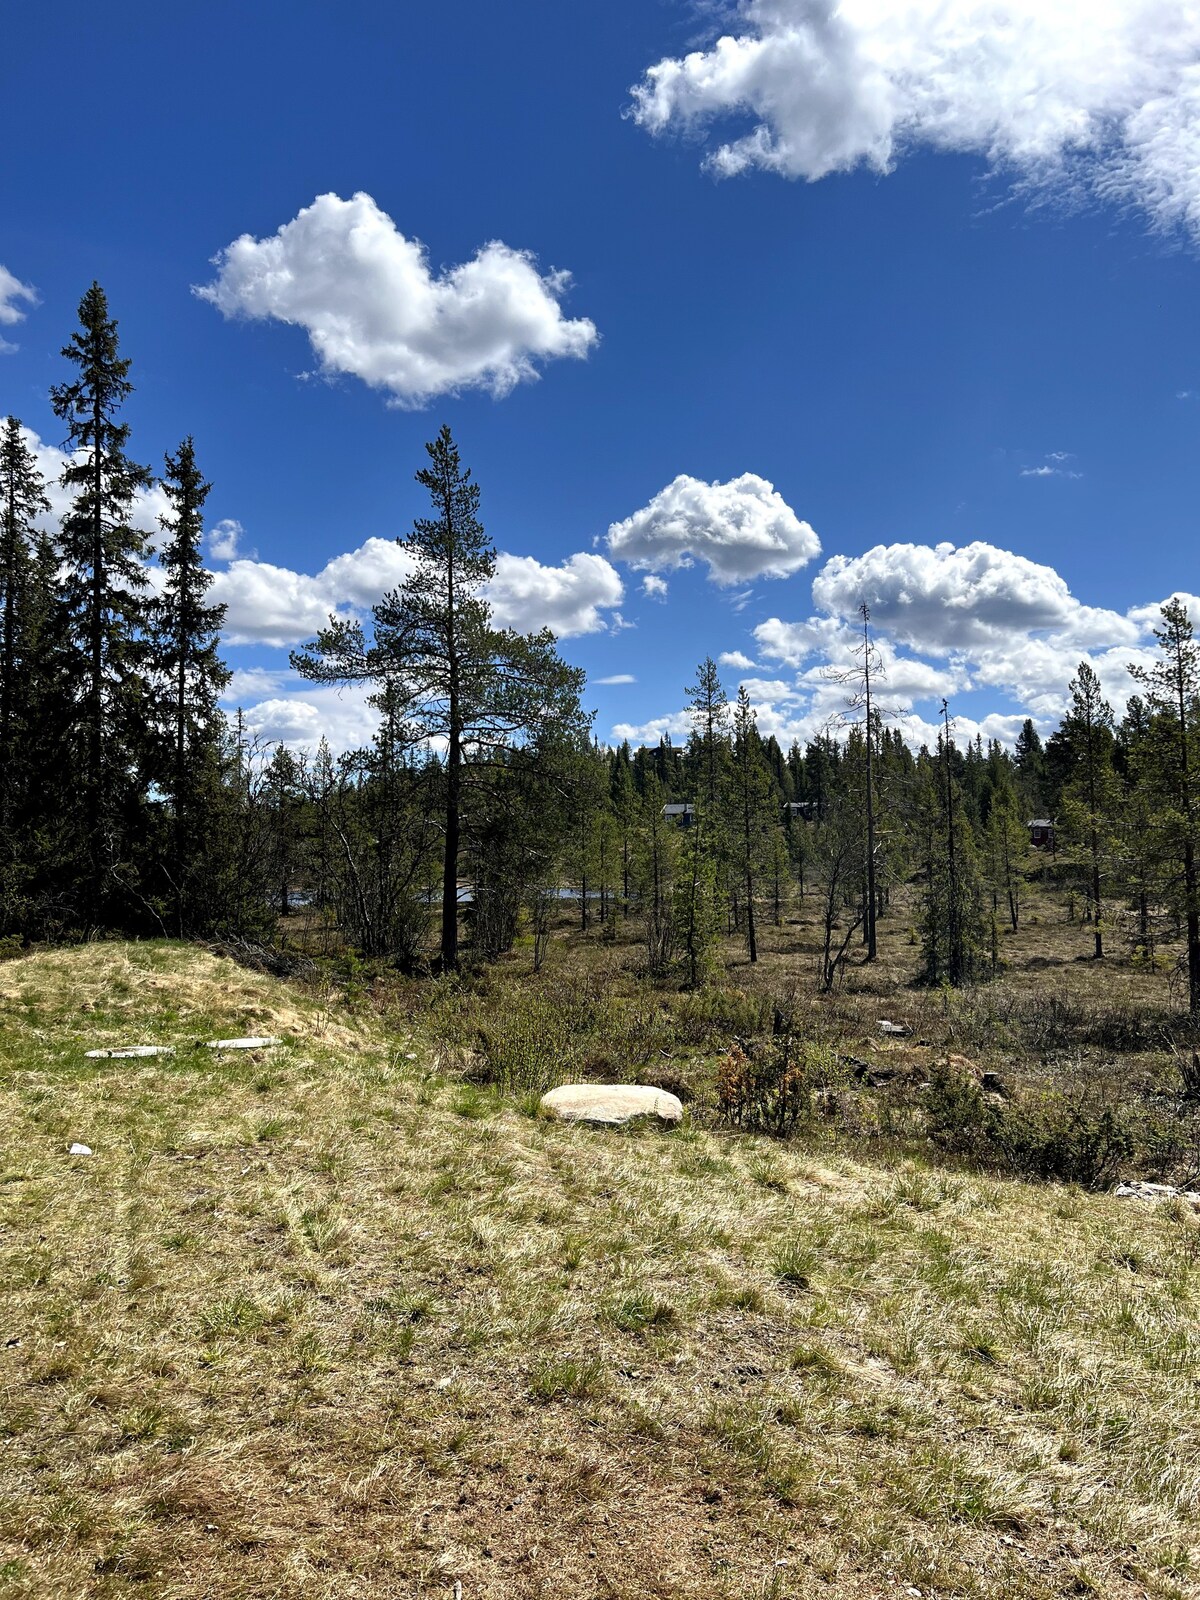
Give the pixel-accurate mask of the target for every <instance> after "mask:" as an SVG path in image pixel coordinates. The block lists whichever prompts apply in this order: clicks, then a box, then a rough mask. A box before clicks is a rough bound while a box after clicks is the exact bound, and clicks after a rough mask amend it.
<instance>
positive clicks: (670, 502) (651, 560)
mask: <svg viewBox="0 0 1200 1600" xmlns="http://www.w3.org/2000/svg"><path fill="white" fill-rule="evenodd" d="M608 550H609V554H610V555H612V556H613V557H614V558H615V559H616V560H618V561H627V562H629V563H630V565H631V566H634V567H637V568H640V569H643V570H646V571H650V572H663V571H671V570H673V569H674V568H677V567H686V566H690V565H691V564H692V563H693V562H694V561H703V562H704V563H705V565H706V566H707V567H708V572H709V577H710V578H712V580H713V581H714V582H715V583H719V584H735V583H743V582H745V581H746V580H747V579H749V578H786V577H789V576H790V575H791V574H792V573H793V572H797V571H799V569H800V568H801V567H803V566H806V565H807V564H808V562H810V561H811V560H812V559H813V557H814V556H816V555H819V554H820V550H821V541H820V540H819V539H818V538H817V536H816V534H815V533H814V532H813V530H812V528H810V527H809V525H808V523H807V522H802V521H801V520H800V518H799V517H798V516H797V515H796V513H795V512H794V511H793V510H792V508H791V506H789V505H788V503H787V501H786V500H785V499H784V498H783V496H782V495H781V494H780V493H779V492H778V490H777V489H775V488H774V486H773V485H772V484H770V483H768V482H767V480H766V479H765V478H760V477H758V476H757V475H756V474H754V473H752V472H746V473H743V474H742V476H741V477H740V478H732V479H730V481H729V482H728V483H705V482H704V481H703V480H702V479H700V478H692V477H689V476H688V475H687V474H686V473H681V474H680V475H679V477H677V478H676V479H675V480H674V482H673V483H669V484H668V485H667V487H666V488H665V489H662V490H660V491H659V493H658V494H656V495H655V496H654V498H653V499H652V500H651V501H650V503H649V504H648V505H646V506H643V508H642V509H641V510H640V511H635V512H634V514H633V515H632V516H631V517H626V518H625V520H624V521H623V522H614V523H613V524H612V526H611V527H610V528H609V530H608Z"/></svg>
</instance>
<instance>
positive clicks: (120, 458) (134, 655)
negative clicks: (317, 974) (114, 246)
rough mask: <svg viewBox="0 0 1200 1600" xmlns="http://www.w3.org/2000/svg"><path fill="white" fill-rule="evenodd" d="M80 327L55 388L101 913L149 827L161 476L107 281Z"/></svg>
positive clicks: (79, 719) (72, 671) (86, 799)
mask: <svg viewBox="0 0 1200 1600" xmlns="http://www.w3.org/2000/svg"><path fill="white" fill-rule="evenodd" d="M79 321H80V327H79V330H78V331H77V332H76V333H75V334H73V335H72V337H71V342H70V343H69V344H68V345H66V346H65V347H64V349H63V352H62V353H63V355H64V356H65V357H66V359H67V360H68V361H70V362H71V363H72V364H73V366H74V367H75V369H76V372H75V376H74V378H73V379H71V380H70V381H69V382H67V383H62V384H57V385H56V386H55V387H54V388H53V389H51V391H50V400H51V404H52V405H53V407H54V412H55V415H56V416H57V417H58V418H59V419H60V420H61V421H62V422H64V423H65V424H66V427H67V438H66V448H67V450H68V451H70V452H71V457H72V459H71V460H70V461H69V462H68V464H67V466H66V467H65V468H64V470H63V475H62V484H63V487H64V488H66V489H69V490H71V491H72V493H73V497H74V498H73V503H72V506H71V509H70V510H69V511H68V512H67V514H66V516H65V517H64V518H63V521H62V528H61V532H60V547H61V555H62V559H63V564H64V568H65V580H64V591H63V598H64V603H65V607H66V617H67V622H66V628H67V647H68V652H69V655H70V657H71V658H72V659H71V661H70V664H69V678H70V681H71V682H72V683H73V685H75V686H76V687H75V701H74V705H73V707H72V708H71V712H70V718H71V722H72V729H71V732H72V734H73V735H74V737H73V739H72V741H71V742H72V743H73V744H74V746H75V749H74V752H73V754H74V755H75V757H76V759H77V764H78V783H77V790H76V792H77V796H78V802H79V804H78V811H77V815H78V819H79V830H80V842H81V845H82V857H83V859H82V863H81V865H82V873H83V882H82V884H81V885H80V886H79V888H80V894H81V906H80V909H81V910H82V912H83V915H84V918H85V920H86V921H87V922H89V923H92V924H95V923H96V922H97V921H100V920H102V919H103V918H104V917H105V916H106V915H107V914H110V913H111V912H112V911H113V910H114V909H115V902H114V901H113V899H112V889H113V887H114V885H118V884H119V885H120V886H121V887H122V889H127V888H128V882H127V879H126V878H125V877H124V873H125V871H126V870H127V868H126V855H127V852H128V848H129V846H130V844H131V842H132V837H133V836H134V835H135V834H136V833H138V832H140V831H141V827H140V825H141V822H142V820H143V819H142V818H141V816H140V815H139V812H140V806H139V803H138V802H139V799H140V785H139V774H140V773H141V771H142V770H143V768H144V766H145V751H144V745H143V731H144V726H145V715H146V702H147V684H146V679H145V665H146V650H145V642H144V635H143V628H144V625H145V622H146V612H147V602H146V593H147V576H146V570H145V567H144V566H143V557H144V554H145V538H144V536H143V534H141V533H140V532H139V531H138V530H137V529H136V528H135V527H134V526H133V522H132V514H133V502H134V497H135V496H136V495H137V493H138V491H139V490H142V489H145V488H146V487H147V486H148V485H149V483H150V481H151V479H150V473H149V471H148V470H147V469H146V468H145V467H142V466H139V465H138V464H137V463H136V462H134V461H133V460H131V459H130V457H129V455H128V453H127V446H128V442H129V426H128V424H127V423H124V422H122V421H120V413H121V407H122V406H123V405H124V403H125V401H126V400H127V399H128V398H129V395H130V394H131V393H132V389H133V386H132V384H131V383H130V381H129V361H128V360H127V359H125V358H123V357H122V356H120V355H119V353H118V349H119V346H118V341H117V324H116V323H115V322H114V321H113V319H112V318H111V317H110V316H109V313H108V301H107V299H106V297H105V294H104V290H103V289H101V287H100V285H99V284H98V283H93V284H92V287H91V288H90V289H89V290H88V292H87V293H86V294H85V295H84V297H83V299H82V301H81V302H80V305H79Z"/></svg>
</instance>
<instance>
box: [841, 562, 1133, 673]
mask: <svg viewBox="0 0 1200 1600" xmlns="http://www.w3.org/2000/svg"><path fill="white" fill-rule="evenodd" d="M813 599H814V600H815V602H816V603H817V605H818V606H819V607H820V609H821V610H823V611H826V612H828V613H829V614H830V615H831V616H834V617H840V618H842V619H850V618H852V617H854V616H855V615H856V613H857V611H858V607H859V605H860V604H861V603H862V602H863V601H864V600H865V601H866V602H867V604H868V605H869V606H870V608H871V617H872V621H873V622H874V624H875V625H876V627H878V628H882V629H884V630H885V631H887V632H888V633H891V634H892V635H894V636H895V637H896V638H897V639H900V640H902V641H903V642H904V643H906V644H910V645H912V646H913V647H914V648H915V649H918V650H929V651H932V652H936V653H937V654H941V655H945V654H947V653H949V652H950V651H952V650H955V649H965V648H967V647H979V646H985V645H989V644H1000V643H1003V642H1005V641H1006V640H1009V639H1011V638H1012V636H1013V635H1014V634H1016V633H1019V632H1020V633H1024V632H1029V631H1030V630H1051V631H1053V632H1055V633H1058V634H1062V635H1065V636H1066V637H1067V638H1068V639H1069V640H1070V641H1072V642H1073V643H1074V644H1075V645H1085V644H1117V643H1121V642H1123V641H1127V642H1128V643H1130V644H1132V643H1134V642H1135V640H1136V639H1137V635H1138V630H1137V627H1136V626H1135V625H1134V624H1133V623H1131V622H1129V621H1128V620H1127V619H1126V618H1124V617H1122V616H1121V615H1120V613H1118V612H1115V611H1108V610H1104V609H1101V608H1097V607H1093V606H1085V605H1083V604H1082V603H1081V602H1080V601H1079V600H1077V599H1076V598H1075V597H1074V595H1072V593H1071V591H1070V589H1069V588H1068V587H1067V584H1066V582H1065V580H1064V579H1063V578H1062V577H1061V575H1060V574H1059V573H1057V572H1056V571H1055V570H1054V568H1053V567H1047V566H1044V565H1043V564H1042V563H1040V562H1037V561H1030V560H1029V558H1028V557H1026V556H1019V555H1015V554H1014V553H1013V552H1012V551H1011V550H1003V549H1000V548H999V547H998V546H996V545H992V544H987V543H985V542H984V541H982V540H976V541H974V542H973V543H972V544H967V545H963V546H961V547H958V548H956V547H955V546H954V545H952V544H938V545H927V544H891V545H876V546H875V547H874V548H873V549H871V550H868V551H866V552H865V553H864V554H863V555H861V556H853V557H850V556H834V557H833V559H832V560H830V561H828V562H827V563H826V564H825V566H824V567H823V568H822V570H821V572H820V573H819V574H818V576H817V578H816V579H815V581H814V582H813Z"/></svg>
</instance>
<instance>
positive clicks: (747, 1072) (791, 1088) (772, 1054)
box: [717, 1033, 837, 1134]
mask: <svg viewBox="0 0 1200 1600" xmlns="http://www.w3.org/2000/svg"><path fill="white" fill-rule="evenodd" d="M836 1072H837V1063H836V1060H835V1058H834V1055H833V1052H832V1051H831V1050H830V1049H829V1048H828V1047H827V1046H825V1045H821V1044H816V1043H813V1042H811V1041H809V1042H802V1041H800V1040H798V1039H796V1038H795V1037H793V1035H792V1034H790V1033H784V1034H777V1035H775V1036H774V1037H773V1038H772V1039H770V1040H769V1041H766V1042H764V1043H763V1044H761V1045H760V1046H759V1047H757V1048H756V1049H754V1050H753V1051H752V1053H750V1054H748V1053H747V1052H746V1051H745V1050H743V1049H742V1047H741V1045H736V1044H735V1045H734V1046H733V1048H732V1049H731V1050H730V1051H729V1053H728V1054H727V1055H726V1056H725V1057H724V1059H723V1060H722V1061H721V1063H720V1064H719V1066H718V1068H717V1105H718V1107H719V1109H720V1112H721V1115H722V1116H723V1117H724V1118H725V1120H726V1121H727V1122H732V1123H733V1124H734V1125H735V1126H737V1127H739V1128H746V1129H749V1130H751V1131H755V1132H765V1133H775V1134H789V1133H794V1132H795V1130H796V1128H797V1127H798V1126H800V1125H802V1124H804V1125H807V1124H808V1123H811V1121H812V1120H813V1093H812V1092H813V1089H814V1088H816V1087H821V1086H824V1085H825V1084H826V1083H828V1082H829V1080H830V1079H831V1078H832V1077H833V1076H834V1075H835V1074H836Z"/></svg>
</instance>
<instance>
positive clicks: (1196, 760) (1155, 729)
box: [1129, 600, 1200, 1017]
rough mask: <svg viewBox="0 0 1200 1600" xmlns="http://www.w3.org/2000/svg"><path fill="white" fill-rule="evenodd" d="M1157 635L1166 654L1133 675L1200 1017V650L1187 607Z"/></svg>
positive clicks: (1195, 1012) (1172, 609)
mask: <svg viewBox="0 0 1200 1600" xmlns="http://www.w3.org/2000/svg"><path fill="white" fill-rule="evenodd" d="M1161 615H1162V625H1161V626H1160V627H1158V628H1155V630H1154V637H1155V638H1156V639H1157V641H1158V645H1159V650H1160V652H1161V654H1160V659H1159V660H1158V661H1157V662H1156V663H1155V664H1154V666H1152V667H1142V666H1138V665H1131V666H1130V668H1129V671H1130V676H1131V677H1133V678H1134V679H1135V680H1136V681H1137V682H1138V683H1140V684H1141V685H1142V687H1143V688H1144V689H1145V691H1146V695H1145V698H1146V704H1147V706H1148V708H1149V711H1150V735H1149V743H1150V746H1151V750H1152V754H1151V760H1150V762H1149V765H1148V773H1147V775H1148V776H1149V777H1150V779H1151V781H1152V782H1153V783H1154V785H1155V788H1156V789H1157V791H1158V794H1159V796H1160V797H1161V800H1162V808H1161V811H1160V814H1159V817H1158V819H1157V821H1158V831H1159V832H1160V833H1161V834H1163V835H1164V839H1165V842H1166V844H1167V847H1168V849H1170V851H1171V853H1172V854H1173V856H1174V858H1175V860H1176V862H1177V863H1178V866H1179V875H1180V882H1179V888H1180V890H1181V899H1182V903H1183V912H1184V918H1185V921H1186V925H1187V973H1188V1010H1189V1011H1190V1013H1191V1015H1192V1016H1193V1017H1195V1016H1200V869H1198V866H1197V861H1196V854H1197V833H1198V831H1200V645H1197V643H1196V641H1195V639H1194V638H1193V635H1192V623H1191V618H1190V617H1189V616H1188V613H1187V607H1186V606H1185V605H1184V604H1183V602H1182V601H1180V600H1169V601H1168V602H1167V604H1166V605H1165V606H1163V607H1162V611H1161Z"/></svg>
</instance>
